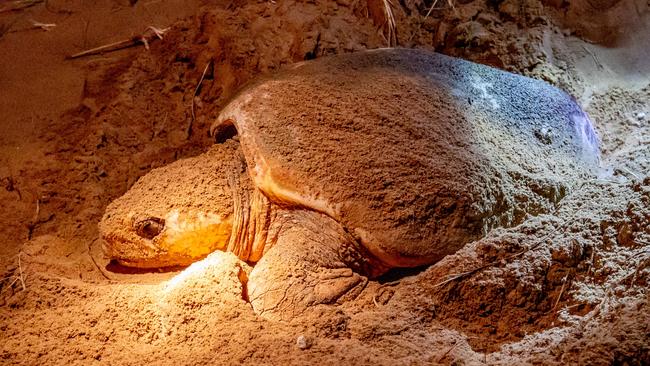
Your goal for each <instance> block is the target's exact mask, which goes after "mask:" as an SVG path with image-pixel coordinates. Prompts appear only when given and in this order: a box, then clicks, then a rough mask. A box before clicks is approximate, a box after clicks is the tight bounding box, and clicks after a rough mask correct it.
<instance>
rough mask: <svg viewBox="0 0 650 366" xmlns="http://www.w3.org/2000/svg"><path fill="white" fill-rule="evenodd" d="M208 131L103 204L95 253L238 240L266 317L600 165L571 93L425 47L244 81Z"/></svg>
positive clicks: (354, 284) (423, 256)
mask: <svg viewBox="0 0 650 366" xmlns="http://www.w3.org/2000/svg"><path fill="white" fill-rule="evenodd" d="M211 131H212V133H213V135H214V136H215V138H216V139H217V140H218V141H221V142H220V143H218V144H215V145H214V146H213V147H212V148H210V149H209V151H207V152H206V153H205V154H203V155H200V156H197V157H193V158H188V159H183V160H179V161H177V162H175V163H173V164H170V165H168V166H166V167H163V168H159V169H154V170H152V171H151V172H150V173H148V174H147V175H145V176H144V177H142V178H140V179H139V180H138V182H137V183H136V184H135V185H134V186H133V187H132V188H131V189H130V190H129V191H128V192H127V193H126V194H124V196H122V197H121V198H118V199H116V200H115V201H114V202H112V203H111V204H110V205H109V206H108V208H107V209H106V213H105V215H104V217H103V219H102V221H101V223H100V231H101V235H102V237H103V239H104V250H105V253H106V254H107V256H108V257H110V258H112V259H115V260H117V261H118V262H119V263H121V264H123V265H126V266H133V267H162V266H172V265H187V264H189V263H191V262H193V261H196V260H199V259H201V258H203V257H205V256H206V255H207V254H209V253H210V252H212V251H215V250H227V251H230V252H233V253H234V254H236V255H237V256H239V257H240V258H241V259H242V260H244V261H247V262H249V263H255V266H254V268H253V270H252V272H251V273H250V276H249V278H248V283H247V291H248V298H249V300H250V302H251V304H252V306H253V308H254V309H255V311H256V312H257V313H258V314H261V315H263V316H265V317H269V318H274V319H286V318H288V317H291V316H292V315H294V314H296V313H298V312H301V311H303V310H304V309H305V308H306V307H308V306H310V305H314V304H319V303H332V302H336V301H339V300H341V299H344V298H346V296H345V295H346V294H354V293H355V292H356V291H358V290H359V289H361V288H362V287H363V285H364V284H365V283H366V281H367V280H366V278H367V277H371V278H372V277H376V276H378V275H380V274H382V273H384V272H386V271H387V270H388V269H390V268H394V267H413V266H420V265H424V264H430V263H434V262H436V261H438V260H440V259H441V258H442V257H444V256H445V255H448V254H451V253H454V252H455V251H456V250H458V249H459V248H460V247H462V246H463V245H465V244H466V243H468V242H471V241H473V240H476V239H478V238H480V237H482V236H483V235H485V234H486V233H487V232H488V231H489V230H491V229H493V228H495V227H506V226H512V225H516V224H518V223H520V222H522V221H523V220H524V219H525V218H526V216H527V215H536V214H540V213H544V212H547V211H549V210H550V209H552V208H553V207H554V206H555V205H556V204H557V202H558V201H559V200H560V199H561V198H562V197H563V196H564V195H565V194H566V191H567V189H570V188H572V187H574V186H575V185H576V183H577V182H578V181H579V180H580V179H582V178H584V177H585V176H589V175H591V174H593V173H594V171H595V169H596V168H597V166H598V162H599V156H598V155H599V154H598V140H597V137H596V135H595V132H594V130H593V128H592V125H591V123H590V121H589V119H588V118H587V116H586V115H585V113H584V112H583V111H582V110H581V109H580V107H579V106H578V105H577V104H576V103H575V101H574V100H573V99H572V98H571V97H570V96H569V95H567V94H566V93H564V92H562V91H561V90H559V89H557V88H555V87H552V86H550V85H548V84H546V83H544V82H542V81H538V80H534V79H530V78H526V77H522V76H517V75H514V74H511V73H507V72H503V71H500V70H497V69H494V68H490V67H487V66H482V65H478V64H474V63H471V62H467V61H463V60H460V59H456V58H451V57H448V56H444V55H440V54H436V53H432V52H428V51H423V50H407V49H381V50H374V51H365V52H360V53H354V54H347V55H340V56H333V57H325V58H321V59H317V60H314V61H307V62H303V63H298V64H295V65H293V66H290V67H289V68H287V69H285V70H284V71H281V72H279V73H276V74H275V75H271V76H268V77H264V78H261V79H258V80H257V81H254V82H252V83H250V84H249V85H248V86H246V87H245V88H244V89H243V90H242V91H241V92H240V93H239V94H238V95H236V96H235V97H234V98H233V99H232V100H231V101H230V102H229V104H228V105H227V106H226V107H225V108H224V109H223V110H222V112H221V114H220V116H219V117H218V119H217V121H216V122H215V123H214V124H213V126H212V129H211ZM228 131H234V134H233V133H231V134H229V133H228ZM229 137H232V138H229ZM223 141H225V142H223Z"/></svg>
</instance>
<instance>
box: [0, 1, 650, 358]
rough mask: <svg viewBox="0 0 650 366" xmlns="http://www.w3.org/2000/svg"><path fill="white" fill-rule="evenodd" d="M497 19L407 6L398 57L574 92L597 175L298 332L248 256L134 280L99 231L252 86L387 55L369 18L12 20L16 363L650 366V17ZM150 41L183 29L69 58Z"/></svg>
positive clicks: (7, 202)
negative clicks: (248, 275)
mask: <svg viewBox="0 0 650 366" xmlns="http://www.w3.org/2000/svg"><path fill="white" fill-rule="evenodd" d="M487 3H488V2H484V1H481V0H476V1H462V2H460V1H459V2H458V3H457V4H456V7H455V9H449V8H448V7H444V8H443V9H440V10H434V11H433V12H432V14H431V16H429V17H428V18H426V19H424V18H423V15H424V14H426V11H427V10H428V7H427V5H426V4H421V3H419V2H410V1H405V2H404V5H402V6H400V7H399V8H395V16H396V18H397V23H398V24H397V26H398V28H397V29H398V33H397V39H398V44H399V45H401V46H418V47H427V48H435V49H436V50H438V51H441V52H444V53H447V54H451V55H456V56H461V57H465V58H468V59H471V60H474V61H479V62H483V63H487V64H491V65H494V66H498V67H501V68H505V69H509V70H513V71H516V72H519V73H523V74H526V75H531V76H533V77H538V78H542V79H545V80H547V81H550V82H552V83H554V84H555V85H558V86H560V87H562V88H564V89H565V90H567V91H569V92H571V93H572V94H573V95H575V96H576V97H577V98H578V100H579V101H580V102H581V103H582V105H583V106H584V107H585V108H586V109H587V111H588V112H589V113H590V115H591V116H592V118H593V119H594V121H595V123H596V125H597V127H598V129H599V132H600V136H601V139H602V147H603V152H604V155H603V164H604V166H605V169H603V174H602V177H601V178H600V179H599V180H597V181H591V182H585V184H584V185H583V187H582V188H581V189H580V190H578V191H575V192H573V194H572V195H570V196H569V197H568V198H566V199H565V200H564V201H562V202H561V203H560V205H559V206H558V207H557V210H556V211H555V212H552V213H550V214H548V215H541V216H539V217H536V218H531V219H530V220H529V221H527V222H525V223H524V224H522V225H521V226H518V227H516V228H513V229H509V230H497V231H495V232H493V233H491V234H490V235H488V237H486V238H485V239H483V240H480V241H478V242H475V243H473V244H471V245H468V246H467V247H466V248H464V249H462V250H461V251H459V252H458V253H456V254H455V255H453V256H449V257H447V258H445V259H444V260H442V261H441V262H439V263H437V264H436V265H434V266H431V267H430V268H427V269H424V270H423V271H422V272H421V273H419V274H412V276H410V277H406V278H403V279H402V281H401V282H399V283H389V284H388V285H386V284H384V285H382V284H381V283H380V282H371V283H370V284H369V285H368V287H367V288H366V290H365V291H364V292H363V293H362V294H361V295H360V297H359V298H358V299H356V300H354V301H351V302H348V303H345V304H342V305H337V306H322V307H319V308H318V309H316V310H315V312H314V313H311V314H308V315H307V316H305V317H304V318H299V319H295V320H294V321H292V322H291V323H271V322H267V321H264V320H262V319H260V318H258V317H256V316H255V314H254V313H253V312H252V310H251V308H250V306H249V305H248V304H247V303H246V302H245V301H244V300H243V299H242V298H241V285H240V284H239V282H238V281H237V273H238V271H237V268H238V267H241V266H244V264H242V263H239V262H238V261H237V260H236V259H235V258H233V257H232V256H230V255H227V254H220V253H217V254H214V255H213V256H211V257H209V258H208V259H206V260H205V261H202V262H200V263H198V264H196V265H195V266H193V267H190V268H189V269H187V270H185V271H183V272H170V273H124V271H122V270H121V269H120V268H116V267H114V266H111V265H110V264H109V263H108V262H107V260H105V259H103V257H102V254H101V252H100V250H99V244H98V242H97V227H96V225H97V222H98V220H99V218H100V216H101V214H102V212H103V210H104V207H105V206H106V205H107V204H108V202H110V201H111V200H112V199H113V198H115V197H117V196H119V195H121V194H122V193H123V192H124V191H126V189H127V188H128V187H129V186H130V185H131V184H133V182H134V181H135V180H136V179H137V178H138V177H139V176H141V175H142V174H144V173H146V172H147V171H149V170H150V169H151V168H153V167H156V166H160V165H163V164H165V163H168V162H170V161H173V160H175V159H177V158H179V157H183V156H190V155H195V154H198V153H200V152H202V151H203V150H204V148H205V147H206V146H208V145H209V144H210V143H211V142H210V140H209V138H208V137H207V131H206V129H207V127H208V126H209V124H210V122H211V120H212V119H213V118H214V117H215V116H216V114H217V113H218V111H219V109H220V108H221V107H222V106H223V104H224V101H225V100H226V99H227V98H228V97H229V96H231V95H232V93H233V92H235V91H236V89H237V87H238V86H239V85H241V84H242V83H244V82H245V81H247V80H249V79H250V78H251V77H253V76H254V75H255V74H257V73H259V72H267V71H272V70H274V69H276V68H278V67H281V66H282V65H285V64H288V63H291V62H295V61H299V60H303V59H304V58H305V57H306V56H309V55H311V54H314V53H315V54H317V55H319V56H320V55H327V54H332V53H339V52H352V51H354V50H359V49H364V48H376V47H381V46H385V45H386V41H385V39H384V38H383V37H382V36H381V35H380V34H379V33H378V32H377V30H376V26H375V25H374V23H373V21H372V20H371V19H369V18H367V17H366V14H367V13H370V15H376V14H377V12H376V10H374V8H373V7H372V5H373V4H374V3H373V2H370V5H371V7H370V11H369V12H368V11H367V10H368V9H367V8H366V5H365V2H364V3H363V4H359V3H352V5H348V2H346V1H338V2H337V3H335V2H331V3H330V2H326V3H323V4H312V3H301V2H299V3H293V2H277V3H271V2H268V3H264V2H263V3H246V2H244V1H239V2H238V1H235V2H214V3H208V2H204V3H203V2H175V1H169V2H157V1H138V2H136V3H135V5H133V6H131V5H130V3H129V2H126V1H123V2H117V1H100V2H95V4H94V5H93V6H90V5H89V4H88V3H86V2H81V1H48V2H47V6H45V5H46V4H45V3H41V4H37V5H35V6H34V7H31V8H28V9H23V10H21V11H14V12H2V13H0V25H2V26H0V29H7V28H6V27H7V26H8V27H9V28H8V32H4V33H2V36H0V50H1V51H2V52H0V118H1V120H2V121H3V123H2V125H1V127H0V128H1V130H0V141H2V144H1V145H0V151H1V153H0V161H1V164H0V182H2V186H3V187H5V189H0V202H2V207H3V210H0V237H1V238H2V239H3V245H2V246H0V270H1V271H2V272H1V273H3V275H2V276H0V278H1V279H2V282H0V291H1V293H0V338H1V339H2V342H0V357H1V358H2V362H3V363H7V364H52V363H60V364H69V363H74V362H78V363H83V364H87V363H90V362H91V361H97V362H100V361H102V362H106V363H109V362H110V363H117V364H125V363H156V364H170V363H176V364H190V363H191V364H195V363H206V364H208V363H215V362H218V363H240V362H245V363H265V364H285V363H353V362H354V363H356V364H373V365H374V364H394V363H395V362H399V363H414V364H423V363H434V364H435V363H445V364H452V363H454V364H480V363H490V364H492V363H504V364H521V363H544V364H551V363H556V364H567V363H572V364H580V363H583V364H584V363H593V364H608V363H612V362H628V363H629V364H642V363H644V362H645V363H648V362H650V354H649V352H650V348H649V345H648V336H647V335H648V334H649V330H648V324H650V321H648V318H647V317H648V314H649V313H650V312H649V311H648V294H647V288H648V282H647V281H648V276H649V275H650V267H649V265H650V259H649V258H650V257H649V255H650V253H649V252H648V250H649V249H648V248H650V228H649V227H650V223H649V220H650V212H649V207H650V197H649V196H648V195H649V194H650V193H649V191H650V181H649V180H648V178H646V177H647V176H648V175H649V172H650V160H649V159H650V152H649V150H650V149H649V148H648V144H649V143H650V104H649V101H650V80H649V76H650V63H648V61H647V60H649V59H650V57H648V56H650V55H648V50H650V41H649V38H650V32H649V31H648V28H649V27H650V20H649V19H650V18H649V10H648V4H647V3H644V2H643V1H587V0H584V1H576V2H571V4H570V5H567V4H566V3H564V4H563V3H562V2H556V1H543V2H538V1H532V0H531V1H523V2H519V1H508V0H506V1H503V2H489V4H490V5H487ZM202 5H204V6H205V7H203V8H201V6H202ZM418 13H419V14H422V15H421V16H418ZM31 20H35V21H39V22H43V23H56V24H57V26H56V27H55V28H53V29H51V30H50V31H48V32H46V31H43V30H40V29H30V28H31V23H30V21H31ZM148 25H156V26H161V27H166V26H171V29H170V30H169V31H168V33H167V34H166V35H165V37H164V40H163V41H153V42H152V44H151V50H150V51H149V52H147V51H146V50H145V49H144V48H143V47H141V46H140V47H135V48H131V49H128V50H123V51H118V52H114V53H106V54H104V55H99V56H93V57H88V58H82V59H78V60H75V61H70V60H65V58H64V56H65V55H68V54H70V53H73V52H76V51H79V50H81V49H84V48H88V47H94V46H97V45H100V44H104V43H107V42H112V41H115V40H120V39H122V38H128V37H130V36H132V35H134V34H138V33H139V32H141V31H142V30H143V29H144V28H145V27H146V26H148ZM208 63H212V64H213V67H211V68H209V70H208V73H207V78H206V80H205V81H204V83H203V85H202V88H201V90H200V91H199V92H198V93H197V97H196V98H194V102H195V110H196V116H197V118H196V120H195V121H193V122H192V129H191V134H189V135H188V133H187V132H188V126H189V124H190V122H191V121H192V118H191V112H190V105H191V102H192V99H193V96H194V91H195V87H196V84H197V81H198V79H199V78H200V76H201V73H202V72H203V70H204V68H205V65H206V64H208ZM531 248H532V249H531ZM484 265H488V266H487V267H486V268H484V269H482V270H480V271H475V272H474V271H472V270H473V269H476V268H479V267H481V266H484ZM468 271H469V272H471V273H469V274H467V275H463V276H461V277H460V278H458V279H456V280H452V281H450V282H445V283H443V282H444V281H445V279H447V278H448V277H447V276H448V275H450V274H461V273H465V272H468ZM397 277H400V276H397ZM23 283H24V285H25V287H24V289H23V286H22V285H23ZM375 303H376V304H375Z"/></svg>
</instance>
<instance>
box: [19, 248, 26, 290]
mask: <svg viewBox="0 0 650 366" xmlns="http://www.w3.org/2000/svg"><path fill="white" fill-rule="evenodd" d="M21 254H23V253H22V252H20V253H18V274H19V276H18V278H19V279H20V284H21V285H22V287H23V291H25V290H27V287H25V275H24V274H23V265H22V262H21V261H20V255H21Z"/></svg>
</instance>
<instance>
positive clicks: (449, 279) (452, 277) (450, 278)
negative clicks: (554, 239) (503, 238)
mask: <svg viewBox="0 0 650 366" xmlns="http://www.w3.org/2000/svg"><path fill="white" fill-rule="evenodd" d="M550 236H551V234H547V235H545V236H544V237H543V238H541V239H540V240H539V241H538V242H537V243H535V244H533V245H532V246H530V247H529V248H527V249H524V250H522V251H521V252H519V253H515V254H512V255H509V256H507V257H505V258H503V259H499V260H496V261H493V262H490V263H487V264H484V265H482V266H479V267H477V268H474V269H472V270H469V271H467V272H462V273H454V274H451V275H449V276H447V279H446V280H444V281H441V282H438V283H436V284H435V285H433V287H434V288H436V287H440V286H443V285H446V284H448V283H449V282H452V281H455V280H459V279H461V278H464V277H467V276H471V275H473V274H474V273H477V272H479V271H482V270H483V269H485V268H488V267H492V266H494V265H497V264H499V263H500V262H501V261H503V260H509V259H513V258H516V257H519V256H521V255H523V254H524V253H527V252H529V251H531V250H533V249H535V248H537V247H538V246H540V244H542V243H543V242H544V241H545V240H546V239H548V238H549V237H550Z"/></svg>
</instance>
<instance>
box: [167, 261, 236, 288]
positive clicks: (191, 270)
mask: <svg viewBox="0 0 650 366" xmlns="http://www.w3.org/2000/svg"><path fill="white" fill-rule="evenodd" d="M222 264H223V258H222V257H221V256H219V255H209V256H207V257H206V258H205V259H203V260H200V261H198V262H195V263H192V264H191V265H190V266H189V267H187V268H185V269H184V270H183V271H182V272H181V273H179V274H178V275H176V276H174V278H172V279H171V280H169V281H167V283H165V285H164V286H163V288H162V291H163V292H164V293H165V294H169V293H170V292H172V291H174V290H176V289H178V288H179V287H182V286H184V284H185V282H186V281H188V280H189V279H191V278H196V277H200V276H201V275H202V274H204V273H206V272H207V270H208V269H209V268H214V267H216V266H219V265H222Z"/></svg>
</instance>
